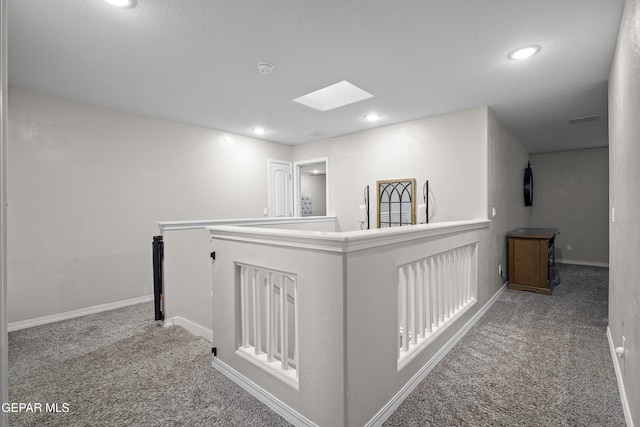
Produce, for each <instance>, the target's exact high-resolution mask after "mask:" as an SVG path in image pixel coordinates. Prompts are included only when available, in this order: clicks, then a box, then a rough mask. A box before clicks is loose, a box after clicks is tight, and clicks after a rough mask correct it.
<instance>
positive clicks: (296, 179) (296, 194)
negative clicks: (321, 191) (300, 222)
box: [293, 157, 330, 216]
mask: <svg viewBox="0 0 640 427" xmlns="http://www.w3.org/2000/svg"><path fill="white" fill-rule="evenodd" d="M316 163H324V165H325V170H326V173H325V178H324V179H325V206H326V210H325V215H327V216H328V215H329V212H330V210H329V158H328V157H317V158H315V159H308V160H299V161H297V162H293V211H294V212H295V216H302V211H301V206H300V169H301V168H302V167H304V166H308V165H314V164H316Z"/></svg>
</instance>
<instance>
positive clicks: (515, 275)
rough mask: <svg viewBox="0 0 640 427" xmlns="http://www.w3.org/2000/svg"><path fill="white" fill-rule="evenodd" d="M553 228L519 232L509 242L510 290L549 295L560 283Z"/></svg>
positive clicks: (555, 233)
mask: <svg viewBox="0 0 640 427" xmlns="http://www.w3.org/2000/svg"><path fill="white" fill-rule="evenodd" d="M558 234H559V233H558V230H556V229H555V228H521V229H518V230H514V231H512V232H511V233H509V234H508V235H507V237H508V239H509V242H508V244H509V288H510V289H519V290H523V291H532V292H538V293H541V294H546V295H551V292H552V291H553V288H554V286H556V285H557V284H558V283H559V278H558V273H557V271H556V265H555V238H556V235H558Z"/></svg>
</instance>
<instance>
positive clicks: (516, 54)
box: [507, 45, 540, 59]
mask: <svg viewBox="0 0 640 427" xmlns="http://www.w3.org/2000/svg"><path fill="white" fill-rule="evenodd" d="M538 52H540V46H538V45H531V46H525V47H521V48H519V49H516V50H514V51H513V52H511V53H510V54H509V55H508V56H507V57H508V58H509V59H526V58H530V57H532V56H533V55H535V54H536V53H538Z"/></svg>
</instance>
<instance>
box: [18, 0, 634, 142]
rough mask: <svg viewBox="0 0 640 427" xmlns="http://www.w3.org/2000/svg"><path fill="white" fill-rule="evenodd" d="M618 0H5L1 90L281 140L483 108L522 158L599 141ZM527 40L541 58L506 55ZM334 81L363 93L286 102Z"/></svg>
mask: <svg viewBox="0 0 640 427" xmlns="http://www.w3.org/2000/svg"><path fill="white" fill-rule="evenodd" d="M623 4H624V0H536V1H533V0H482V1H479V0H448V1H447V0H399V1H389V0H268V1H267V0H262V1H258V0H226V1H223V0H182V1H176V0H137V4H136V6H135V7H134V8H129V9H119V8H116V7H113V6H111V5H109V4H107V3H105V2H104V1H102V0H55V1H52V0H8V12H9V17H8V18H9V64H8V67H9V84H10V85H11V86H17V87H22V88H26V89H30V90H34V91H38V92H44V93H48V94H52V95H58V96H62V97H65V98H70V99H75V100H79V101H84V102H90V103H95V104H99V105H104V106H108V107H113V108H117V109H122V110H126V111H131V112H136V113H142V114H147V115H152V116H158V117H162V118H167V119H173V120H178V121H181V122H186V123H191V124H196V125H200V126H205V127H209V128H214V129H220V130H224V131H228V132H232V133H237V134H243V135H251V133H250V129H251V128H252V127H255V126H264V127H266V128H267V129H268V132H267V133H266V134H265V135H263V136H262V138H263V139H267V140H271V141H275V142H281V143H285V144H300V143H305V142H309V141H314V140H319V139H325V138H329V137H333V136H338V135H344V134H348V133H353V132H357V131H361V130H364V129H369V128H372V127H376V126H384V125H388V124H391V123H398V122H403V121H406V120H411V119H417V118H422V117H428V116H434V115H438V114H443V113H448V112H453V111H459V110H463V109H468V108H473V107H477V106H482V105H489V106H490V107H491V108H492V109H493V110H494V111H495V112H496V114H497V115H498V117H500V118H501V120H502V121H503V122H504V123H505V124H506V125H507V126H508V127H509V129H511V131H512V132H513V133H514V134H515V135H516V136H517V137H518V139H519V140H520V141H521V142H522V143H523V144H524V145H525V147H526V148H527V149H528V150H529V152H530V153H540V152H551V151H560V150H569V149H577V148H588V147H599V146H605V145H607V138H608V135H607V134H608V131H607V79H608V75H609V68H610V65H611V60H612V57H613V51H614V48H615V42H616V37H617V32H618V25H619V22H620V18H621V14H622V8H623ZM529 44H538V45H540V46H541V47H542V50H541V51H540V53H538V54H537V55H536V56H534V57H532V58H530V59H528V60H525V61H513V60H509V59H507V54H508V53H509V52H511V51H512V50H513V49H515V48H517V47H521V46H524V45H529ZM260 61H268V62H270V63H272V64H273V65H274V66H275V68H274V70H273V71H272V72H271V73H269V74H261V73H260V72H259V71H258V68H257V66H256V65H257V63H258V62H260ZM342 80H347V81H349V82H351V83H353V84H355V85H356V86H358V87H360V88H362V89H364V90H365V91H367V92H369V93H371V94H373V95H374V97H373V98H370V99H367V100H364V101H361V102H358V103H355V104H352V105H349V106H346V107H341V108H338V109H336V110H331V111H326V112H321V111H317V110H314V109H311V108H308V107H305V106H303V105H300V104H297V103H295V102H292V100H293V99H294V98H297V97H299V96H301V95H304V94H306V93H309V92H311V91H314V90H317V89H320V88H322V87H324V86H328V85H330V84H333V83H337V82H340V81H342ZM370 112H378V113H380V114H382V116H383V119H382V120H381V121H379V122H377V123H375V124H372V123H369V122H366V121H365V120H364V119H363V117H364V115H365V114H367V113H370ZM594 114H597V115H600V120H598V121H595V122H588V123H583V124H579V125H569V124H568V120H569V119H571V118H574V117H581V116H590V115H594Z"/></svg>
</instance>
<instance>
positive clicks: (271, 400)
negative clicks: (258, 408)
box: [211, 357, 317, 427]
mask: <svg viewBox="0 0 640 427" xmlns="http://www.w3.org/2000/svg"><path fill="white" fill-rule="evenodd" d="M211 365H212V366H213V367H214V368H216V369H217V370H218V371H220V373H222V374H223V375H225V376H226V377H227V378H229V379H230V380H231V381H233V382H235V383H236V384H238V385H239V386H240V387H242V388H243V389H244V390H245V391H247V392H248V393H249V394H251V395H252V396H253V397H255V398H256V399H258V400H259V401H260V402H262V403H264V404H265V405H267V406H268V407H269V408H270V409H271V410H273V411H274V412H275V413H276V414H278V415H280V416H281V417H282V418H284V419H285V420H287V421H288V422H290V423H291V424H293V425H294V426H308V427H317V424H315V423H314V422H313V421H311V420H310V419H308V418H307V417H305V416H304V415H302V414H301V413H299V412H298V411H296V410H295V409H293V408H292V407H291V406H289V405H287V404H286V403H284V402H283V401H281V400H280V399H278V398H277V397H275V396H274V395H273V394H271V393H269V392H268V391H267V390H265V389H264V388H262V387H260V386H259V385H257V384H256V383H254V382H253V381H251V380H250V379H249V378H247V377H245V376H244V375H242V374H241V373H240V372H238V371H236V370H235V369H233V368H232V367H231V366H229V365H227V364H226V363H224V362H223V361H221V360H220V359H218V358H217V357H213V360H212V362H211Z"/></svg>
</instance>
